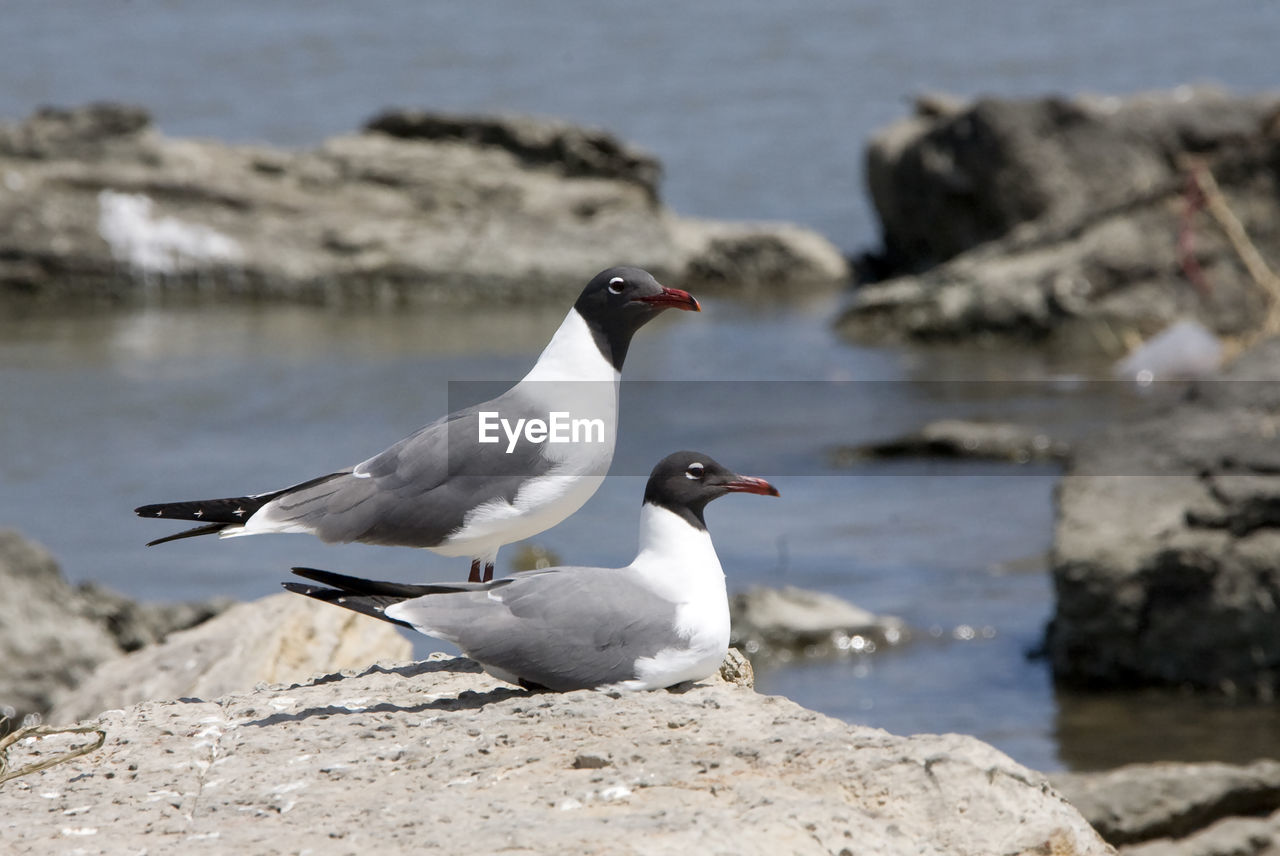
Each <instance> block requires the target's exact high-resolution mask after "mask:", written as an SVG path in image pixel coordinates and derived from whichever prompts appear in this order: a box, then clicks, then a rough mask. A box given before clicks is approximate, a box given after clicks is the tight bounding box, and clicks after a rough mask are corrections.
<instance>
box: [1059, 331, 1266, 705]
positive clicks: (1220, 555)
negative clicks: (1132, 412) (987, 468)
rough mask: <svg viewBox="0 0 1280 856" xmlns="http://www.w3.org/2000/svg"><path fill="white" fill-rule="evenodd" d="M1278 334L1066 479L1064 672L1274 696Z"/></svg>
mask: <svg viewBox="0 0 1280 856" xmlns="http://www.w3.org/2000/svg"><path fill="white" fill-rule="evenodd" d="M1278 381H1280V339H1271V340H1268V341H1266V342H1265V343H1263V344H1262V345H1260V346H1259V347H1258V348H1257V349H1255V350H1253V351H1251V352H1249V353H1247V354H1246V355H1245V356H1244V357H1242V358H1241V359H1240V360H1239V362H1237V363H1236V364H1235V365H1234V366H1233V367H1232V368H1231V370H1229V371H1228V372H1227V373H1226V374H1225V375H1224V376H1223V377H1222V378H1221V379H1218V380H1212V381H1202V382H1197V383H1196V384H1195V385H1194V386H1192V387H1191V388H1190V390H1189V392H1188V393H1187V395H1186V396H1185V397H1184V398H1183V400H1181V401H1179V402H1178V403H1176V404H1174V405H1172V406H1167V407H1164V408H1163V409H1158V410H1157V412H1156V413H1155V414H1153V415H1152V416H1150V417H1149V418H1146V419H1142V420H1139V421H1138V422H1136V423H1134V424H1129V425H1121V426H1117V427H1115V428H1113V429H1111V430H1108V431H1107V432H1105V433H1104V434H1103V435H1102V436H1100V437H1097V438H1095V439H1093V440H1091V441H1089V442H1086V443H1084V444H1083V445H1082V446H1081V447H1080V448H1079V449H1078V450H1077V452H1076V455H1075V457H1074V459H1073V461H1072V463H1071V465H1070V466H1069V468H1068V471H1067V474H1066V475H1065V477H1064V478H1063V480H1062V483H1061V486H1060V488H1059V493H1058V521H1057V525H1056V531H1055V535H1054V547H1053V555H1052V565H1053V578H1054V586H1055V591H1056V602H1055V612H1054V616H1053V619H1052V622H1051V625H1050V627H1049V631H1048V635H1047V649H1048V654H1049V657H1050V659H1051V661H1052V664H1053V671H1054V674H1055V676H1056V677H1057V678H1058V679H1059V680H1061V681H1064V682H1068V683H1071V684H1077V685H1084V686H1092V687H1132V686H1137V685H1172V686H1186V687H1192V688H1195V689H1199V690H1204V691H1210V692H1222V693H1227V694H1242V695H1245V696H1253V697H1259V698H1263V699H1270V698H1273V697H1274V696H1275V692H1276V688H1277V681H1278V680H1280V440H1278V438H1277V433H1278V431H1280V383H1278Z"/></svg>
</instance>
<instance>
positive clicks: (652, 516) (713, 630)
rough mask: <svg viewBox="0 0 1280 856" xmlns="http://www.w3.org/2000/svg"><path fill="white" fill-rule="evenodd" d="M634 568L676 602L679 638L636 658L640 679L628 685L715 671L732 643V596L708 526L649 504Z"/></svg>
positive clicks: (695, 677) (689, 677) (683, 678)
mask: <svg viewBox="0 0 1280 856" xmlns="http://www.w3.org/2000/svg"><path fill="white" fill-rule="evenodd" d="M629 570H631V571H633V572H634V573H635V574H636V575H637V577H638V578H639V580H640V582H641V584H643V585H645V586H647V587H648V588H650V589H652V590H653V591H654V592H655V593H657V594H658V595H660V596H661V597H663V598H664V599H666V600H669V601H671V602H673V603H675V604H676V616H675V628H674V629H675V635H676V638H677V639H679V640H680V641H679V643H677V644H674V645H672V646H670V647H668V648H666V649H664V650H662V651H659V652H658V653H657V654H656V655H654V656H653V657H646V658H643V659H641V660H639V661H637V663H636V673H637V676H638V679H639V680H638V685H636V686H628V687H625V688H626V689H654V688H657V687H665V686H670V685H672V684H675V683H680V682H681V681H692V680H699V679H701V678H705V677H707V676H709V675H711V674H713V673H714V672H715V670H716V669H718V668H719V667H720V663H721V662H722V661H723V660H724V655H725V653H726V652H727V651H728V649H729V599H728V594H727V592H726V591H725V583H724V571H723V569H721V567H720V559H719V557H718V556H716V551H715V547H714V546H713V545H712V543H711V536H710V535H709V534H708V533H707V531H706V530H705V529H699V528H697V527H694V526H691V525H690V524H689V523H687V522H686V521H685V520H684V519H683V518H681V517H680V516H678V515H676V514H674V513H672V512H670V511H668V510H667V509H665V508H660V507H658V506H656V505H649V504H646V505H645V506H644V508H643V509H642V510H641V513H640V553H639V555H637V556H636V560H635V561H634V562H632V563H631V565H630V567H629ZM627 683H628V684H635V683H637V682H633V681H629V682H627Z"/></svg>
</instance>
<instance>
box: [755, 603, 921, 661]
mask: <svg viewBox="0 0 1280 856" xmlns="http://www.w3.org/2000/svg"><path fill="white" fill-rule="evenodd" d="M729 615H730V621H731V623H732V627H733V633H732V636H731V640H730V644H731V645H733V646H735V647H737V648H740V649H742V651H744V652H746V654H747V655H748V656H751V657H758V658H770V657H776V658H783V659H786V658H790V657H791V656H794V655H795V654H804V655H806V656H830V655H835V654H842V653H844V654H851V653H852V654H870V653H872V652H874V651H875V650H876V649H877V648H879V647H885V646H888V645H896V644H898V643H899V642H902V641H903V640H904V639H905V638H906V635H907V630H906V627H905V625H903V623H902V620H901V619H899V618H895V617H893V616H880V615H875V614H874V613H871V612H868V611H867V610H865V609H863V608H862V607H859V606H855V605H854V604H852V603H849V602H848V601H846V600H842V599H840V598H838V597H836V596H835V595H832V594H827V593H826V592H817V591H808V590H805V589H800V588H796V587H794V586H787V587H785V588H781V589H773V588H766V587H764V586H752V587H751V588H749V589H747V590H746V591H744V592H740V593H738V594H735V595H734V596H733V597H731V598H729Z"/></svg>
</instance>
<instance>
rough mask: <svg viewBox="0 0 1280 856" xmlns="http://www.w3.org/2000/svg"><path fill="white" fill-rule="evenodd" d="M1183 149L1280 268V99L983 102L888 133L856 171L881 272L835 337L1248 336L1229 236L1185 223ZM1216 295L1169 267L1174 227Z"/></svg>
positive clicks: (1205, 96) (1202, 96) (1204, 93)
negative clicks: (878, 237) (879, 238)
mask: <svg viewBox="0 0 1280 856" xmlns="http://www.w3.org/2000/svg"><path fill="white" fill-rule="evenodd" d="M1187 155H1194V156H1196V157H1198V158H1200V159H1201V161H1202V162H1203V164H1204V165H1205V166H1206V167H1208V169H1209V170H1210V171H1211V172H1212V174H1213V175H1214V176H1215V178H1216V181H1217V184H1218V185H1219V186H1220V188H1221V190H1222V192H1223V195H1224V197H1225V199H1226V201H1227V203H1228V205H1229V206H1230V207H1231V208H1232V209H1233V210H1234V211H1235V213H1236V215H1237V216H1238V217H1239V219H1240V220H1241V221H1242V223H1243V224H1244V227H1245V229H1246V231H1247V232H1248V234H1249V236H1250V237H1251V238H1252V240H1253V241H1254V243H1255V244H1256V245H1257V247H1258V248H1259V250H1260V251H1261V253H1262V256H1263V257H1264V258H1267V259H1270V260H1271V261H1272V263H1273V266H1274V264H1276V263H1277V262H1280V201H1278V200H1280V97H1277V96H1275V95H1269V96H1253V97H1232V96H1229V95H1226V94H1223V93H1221V92H1217V91H1214V90H1207V89H1187V88H1183V89H1179V90H1175V91H1173V92H1170V93H1159V94H1149V95H1141V96H1134V97H1131V98H1125V99H1121V98H1115V97H1081V98H1076V99H1073V100H1066V99H1062V98H1056V97H1051V98H1038V99H1021V100H1009V99H998V98H984V99H980V100H977V101H974V102H972V103H969V104H964V105H958V106H953V107H949V108H946V109H930V110H927V111H922V112H921V113H920V114H919V115H916V116H914V117H912V118H910V119H907V120H904V121H902V122H899V123H897V124H895V125H893V126H891V127H889V128H887V129H886V130H884V131H881V132H880V133H878V134H877V136H876V137H875V138H874V139H873V140H872V142H871V144H870V147H869V150H868V154H867V175H868V183H869V185H870V189H871V195H872V199H873V201H874V203H875V207H876V210H877V212H878V214H879V217H880V220H881V223H882V228H883V233H884V244H885V251H884V252H885V258H884V259H883V260H882V263H881V266H882V267H884V268H886V269H887V271H888V273H889V274H890V278H888V279H886V280H885V281H884V282H881V283H878V284H876V285H873V286H867V287H864V288H862V289H860V290H859V291H858V292H857V293H856V294H855V296H854V298H853V300H852V302H851V305H850V306H849V308H848V311H847V312H846V313H845V314H844V315H843V316H842V318H841V321H840V326H841V328H842V329H843V330H844V331H845V332H846V333H848V334H849V335H851V336H853V337H855V338H859V339H862V340H879V339H886V338H899V337H906V338H918V339H953V338H956V339H958V338H971V337H974V336H980V337H989V338H995V339H1001V338H1005V337H1017V338H1041V337H1045V336H1048V335H1050V334H1053V335H1054V336H1055V337H1056V338H1058V339H1060V340H1061V341H1062V342H1063V343H1064V344H1067V345H1069V346H1071V347H1075V348H1081V349H1088V350H1093V351H1102V352H1104V353H1120V352H1123V351H1124V350H1126V349H1127V347H1129V346H1130V345H1131V344H1132V342H1133V340H1134V339H1140V338H1145V337H1147V336H1150V335H1152V334H1154V333H1156V332H1158V331H1159V330H1160V329H1161V328H1163V327H1165V326H1167V325H1168V324H1170V323H1172V322H1174V321H1175V320H1177V319H1178V318H1180V317H1183V316H1193V317H1197V318H1199V320H1201V321H1202V322H1203V323H1204V324H1206V326H1208V327H1209V328H1210V329H1212V330H1214V331H1216V332H1218V333H1220V334H1230V335H1237V334H1241V333H1243V332H1246V331H1249V330H1250V329H1251V325H1252V324H1254V323H1256V321H1257V319H1259V318H1260V317H1261V316H1262V314H1263V313H1262V312H1261V308H1262V307H1263V305H1264V304H1263V297H1262V295H1261V293H1260V291H1259V289H1258V288H1257V287H1256V285H1255V284H1254V282H1253V281H1252V280H1251V278H1250V277H1249V275H1248V273H1247V271H1246V268H1245V267H1244V265H1243V263H1242V262H1241V260H1240V258H1239V257H1238V256H1237V254H1236V252H1235V251H1234V250H1233V248H1232V246H1231V244H1230V243H1229V242H1228V240H1227V239H1226V238H1225V236H1224V235H1223V233H1222V231H1221V230H1220V229H1219V228H1218V227H1216V226H1215V225H1213V224H1212V222H1211V221H1210V220H1209V218H1208V217H1207V215H1205V214H1203V213H1201V214H1199V215H1196V216H1194V217H1192V218H1191V219H1190V220H1189V221H1186V222H1185V223H1184V220H1183V218H1184V216H1185V212H1186V210H1187V205H1186V200H1185V199H1184V195H1185V193H1186V190H1187V186H1188V184H1187V178H1186V174H1185V172H1184V169H1183V165H1182V163H1181V160H1182V159H1183V158H1184V157H1185V156H1187ZM1184 226H1189V228H1188V229H1187V230H1186V231H1185V234H1184V235H1183V237H1184V238H1185V242H1184V246H1189V247H1190V249H1191V250H1192V256H1193V257H1194V258H1195V259H1196V261H1197V262H1198V264H1199V267H1200V268H1201V269H1202V270H1203V273H1204V280H1205V282H1206V283H1207V285H1208V287H1209V293H1208V294H1207V295H1201V294H1199V293H1198V291H1197V289H1196V288H1195V287H1193V286H1192V285H1191V284H1190V283H1189V282H1188V281H1187V279H1186V277H1185V276H1184V274H1183V272H1182V266H1181V265H1180V262H1179V258H1178V247H1179V243H1180V233H1182V232H1183V230H1184Z"/></svg>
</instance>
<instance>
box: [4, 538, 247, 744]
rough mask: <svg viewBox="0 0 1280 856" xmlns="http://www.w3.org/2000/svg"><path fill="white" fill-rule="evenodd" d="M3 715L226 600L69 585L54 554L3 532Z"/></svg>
mask: <svg viewBox="0 0 1280 856" xmlns="http://www.w3.org/2000/svg"><path fill="white" fill-rule="evenodd" d="M0 589H2V590H3V591H4V596H3V597H0V714H4V715H8V716H10V717H13V718H15V719H21V718H22V717H24V716H26V715H27V714H32V713H40V714H43V713H45V712H46V711H48V710H49V708H50V706H51V705H52V704H53V702H54V700H55V699H56V698H57V697H58V696H59V695H60V694H61V693H63V692H65V691H66V690H67V689H68V688H70V687H73V686H76V685H77V684H79V683H80V682H81V681H82V680H84V679H85V678H86V677H87V676H88V675H89V674H90V672H92V671H93V670H94V668H96V667H97V666H98V665H99V664H100V663H102V662H104V661H107V660H111V659H114V658H117V657H119V656H120V655H121V654H122V653H124V652H125V651H132V650H135V649H137V648H139V647H141V646H143V645H147V644H151V643H154V642H157V641H159V640H161V639H163V638H165V636H167V635H168V634H169V633H172V632H174V631H176V630H180V629H182V628H185V627H191V626H193V625H195V624H198V623H199V622H201V621H204V620H206V619H207V618H209V617H210V616H212V615H215V614H216V613H217V612H218V611H220V610H221V609H225V608H226V606H227V603H225V602H222V601H211V602H208V603H198V604H145V603H137V602H135V601H132V600H129V599H128V598H125V597H122V596H121V595H118V594H115V593H114V592H110V591H107V590H105V589H102V588H100V587H97V586H94V585H92V584H85V585H82V586H80V587H79V588H76V587H73V586H71V585H69V584H68V583H67V581H66V580H65V579H64V578H63V576H62V572H61V571H60V570H59V569H58V564H57V562H56V561H55V560H54V558H53V556H51V555H50V554H49V552H48V551H47V550H45V549H44V548H43V547H41V546H40V545H38V544H36V543H34V542H32V541H28V540H27V539H25V538H23V537H22V536H21V535H20V534H18V533H17V532H14V531H12V530H0Z"/></svg>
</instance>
